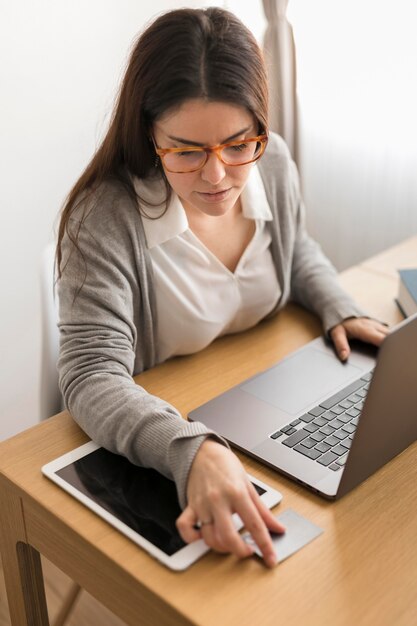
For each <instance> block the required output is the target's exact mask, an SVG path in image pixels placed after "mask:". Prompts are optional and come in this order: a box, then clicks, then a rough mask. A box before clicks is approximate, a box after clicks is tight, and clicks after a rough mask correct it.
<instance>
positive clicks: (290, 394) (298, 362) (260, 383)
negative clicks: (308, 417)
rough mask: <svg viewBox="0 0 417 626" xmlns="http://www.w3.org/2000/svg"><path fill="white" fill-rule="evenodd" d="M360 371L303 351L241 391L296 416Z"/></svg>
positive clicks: (335, 360)
mask: <svg viewBox="0 0 417 626" xmlns="http://www.w3.org/2000/svg"><path fill="white" fill-rule="evenodd" d="M362 371H363V370H362V369H360V368H358V367H355V366H354V365H352V364H350V363H341V362H340V361H339V360H338V359H337V358H336V357H335V356H332V355H329V354H326V353H325V352H321V351H320V350H316V349H315V348H305V349H303V350H300V351H299V352H297V353H296V354H294V355H293V356H290V357H287V358H286V359H284V360H283V361H281V362H280V363H278V365H276V366H275V367H273V368H271V369H269V370H267V371H266V372H264V373H262V374H260V375H259V376H256V377H255V378H253V379H251V380H250V381H249V382H247V383H245V384H243V385H241V386H240V389H242V390H243V391H246V392H248V393H250V394H252V395H253V396H255V397H257V398H259V399H260V400H263V401H264V402H268V403H269V404H272V405H273V406H275V407H277V408H278V409H281V410H282V411H285V412H286V413H288V414H289V415H297V414H299V413H301V412H302V411H303V410H304V409H309V408H311V406H312V405H314V404H317V403H318V402H319V401H320V400H323V398H324V397H326V396H331V395H332V392H334V393H336V392H337V391H338V390H339V389H340V388H342V387H344V386H345V385H348V384H349V383H350V382H352V381H353V380H355V379H356V378H358V377H359V376H360V375H361V372H362Z"/></svg>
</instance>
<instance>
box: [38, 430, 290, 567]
mask: <svg viewBox="0 0 417 626" xmlns="http://www.w3.org/2000/svg"><path fill="white" fill-rule="evenodd" d="M99 447H100V446H99V445H97V444H96V443H94V442H93V441H89V442H88V443H85V444H84V445H82V446H79V447H78V448H75V449H74V450H71V451H70V452H67V453H66V454H63V455H62V456H60V457H58V458H57V459H54V460H53V461H50V462H49V463H46V465H44V466H43V467H42V468H41V470H42V473H43V474H44V475H45V476H46V477H47V478H49V479H50V480H52V481H53V482H54V483H56V484H57V485H59V486H60V487H61V488H62V489H64V490H65V491H67V492H68V493H69V494H71V495H72V496H74V497H75V498H76V499H77V500H79V501H80V502H82V504H84V505H85V506H87V507H88V508H89V509H91V510H92V511H93V512H94V513H96V514H97V515H99V516H100V517H101V518H103V519H104V520H106V521H107V522H108V523H109V524H111V525H112V526H113V527H114V528H116V529H117V530H119V531H120V532H121V533H123V534H124V535H126V537H128V538H129V539H131V540H132V541H134V542H135V543H136V544H137V545H138V546H140V547H141V548H143V549H144V550H146V551H147V552H148V553H149V554H150V555H151V556H153V557H155V558H156V559H158V560H159V561H160V562H161V563H163V564H164V565H166V566H167V567H169V568H171V569H173V570H176V571H181V570H184V569H186V568H187V567H189V566H190V565H191V564H192V563H194V562H195V561H196V560H197V559H199V558H200V557H201V556H203V554H205V553H206V552H208V550H210V548H209V547H208V546H207V545H206V544H205V543H204V541H203V539H199V540H198V541H194V542H193V543H190V544H187V545H186V546H184V547H183V548H181V550H178V552H175V553H174V554H172V555H171V556H169V555H168V554H166V553H165V552H163V551H162V550H160V549H159V548H157V547H156V546H155V545H154V544H153V543H151V542H150V541H148V540H147V539H145V537H143V536H142V535H140V534H139V533H137V532H136V531H134V530H132V529H131V528H130V527H129V526H127V524H125V523H124V522H121V521H120V520H119V519H117V517H116V516H115V515H113V514H112V513H110V512H109V511H106V509H104V508H103V507H101V506H100V505H99V504H97V503H96V502H94V501H93V500H91V499H90V498H89V497H88V496H87V495H85V494H84V493H81V492H80V491H79V490H78V489H76V488H75V487H73V486H72V485H70V484H69V483H68V482H66V481H65V480H64V479H62V478H61V477H60V476H58V475H57V474H56V472H57V471H58V470H60V469H62V468H64V467H66V466H67V465H69V464H71V463H74V461H77V460H78V459H80V458H82V457H84V456H86V455H88V454H90V453H91V452H94V451H95V450H97V449H98V448H99ZM248 477H249V479H250V481H251V482H252V483H256V484H257V485H259V486H260V487H261V488H262V489H265V493H263V494H262V495H261V499H262V501H263V502H264V503H265V504H266V506H267V507H268V508H272V507H273V506H275V505H276V504H278V503H279V502H280V501H281V499H282V495H281V493H280V492H279V491H276V490H275V489H273V488H272V487H270V486H269V485H266V484H265V483H263V482H262V481H260V480H259V479H257V478H255V477H254V476H251V475H249V474H248ZM233 522H234V524H235V527H236V528H237V529H238V530H240V529H241V528H242V527H243V524H242V521H241V519H240V517H239V516H238V515H237V514H235V515H233Z"/></svg>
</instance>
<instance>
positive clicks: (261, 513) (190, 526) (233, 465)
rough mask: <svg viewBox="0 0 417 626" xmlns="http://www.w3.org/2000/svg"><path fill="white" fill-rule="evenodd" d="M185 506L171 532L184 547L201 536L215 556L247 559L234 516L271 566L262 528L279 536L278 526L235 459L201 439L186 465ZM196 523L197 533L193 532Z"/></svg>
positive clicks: (248, 552) (268, 542)
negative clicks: (200, 443) (236, 515)
mask: <svg viewBox="0 0 417 626" xmlns="http://www.w3.org/2000/svg"><path fill="white" fill-rule="evenodd" d="M187 499H188V505H187V507H186V508H185V509H184V511H183V512H182V514H181V515H180V516H179V518H178V519H177V528H178V531H179V533H180V535H181V537H182V539H183V540H184V541H185V542H186V543H191V542H192V541H196V540H197V539H200V538H201V537H202V538H203V539H204V541H205V542H206V544H207V545H208V546H210V547H211V548H213V550H216V551H217V552H225V553H229V552H230V553H232V554H234V555H236V556H237V557H238V558H245V557H247V556H250V555H251V554H253V549H252V548H251V547H250V546H248V545H247V544H246V543H245V542H244V541H243V539H242V537H241V536H240V534H239V533H238V531H237V530H236V529H235V527H234V524H233V520H232V515H233V513H237V514H238V515H239V516H240V518H241V520H242V522H243V524H244V526H245V528H246V529H247V530H248V531H249V532H250V533H251V535H252V537H253V539H254V540H255V542H256V544H257V545H258V547H259V549H260V551H261V552H262V555H263V558H264V560H265V563H266V565H268V566H269V567H273V566H274V565H275V564H276V555H275V550H274V547H273V544H272V539H271V537H270V534H269V532H268V529H269V530H271V531H272V532H275V533H283V532H285V528H284V526H282V524H280V523H279V522H278V521H277V519H276V518H275V517H274V516H273V515H272V513H271V512H270V511H269V509H268V508H267V507H266V506H265V504H264V503H263V502H262V501H261V499H260V497H259V495H258V493H257V491H256V489H255V488H254V486H253V485H252V484H251V483H250V481H249V478H248V476H247V474H246V472H245V470H244V468H243V466H242V464H241V463H240V461H239V459H238V458H237V456H236V455H235V454H233V452H232V451H231V450H229V449H228V448H226V447H225V446H223V445H222V444H220V443H218V442H216V441H214V440H212V439H206V441H204V442H203V444H202V445H201V447H200V449H199V451H198V452H197V454H196V456H195V458H194V461H193V464H192V466H191V471H190V475H189V478H188V486H187ZM197 522H201V524H202V525H201V528H200V529H199V528H198V527H195V525H196V524H197Z"/></svg>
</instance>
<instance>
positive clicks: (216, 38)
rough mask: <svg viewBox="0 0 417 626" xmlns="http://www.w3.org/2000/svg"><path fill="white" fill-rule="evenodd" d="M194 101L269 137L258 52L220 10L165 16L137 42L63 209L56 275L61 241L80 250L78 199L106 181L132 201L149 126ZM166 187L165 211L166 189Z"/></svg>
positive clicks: (146, 154) (148, 151)
mask: <svg viewBox="0 0 417 626" xmlns="http://www.w3.org/2000/svg"><path fill="white" fill-rule="evenodd" d="M192 98H204V99H206V100H210V101H219V102H228V103H233V104H238V105H240V106H244V107H246V108H247V109H248V111H250V112H251V113H252V114H253V115H254V116H255V118H256V119H257V120H258V124H259V131H260V132H263V131H264V130H266V129H267V126H268V122H267V118H268V88H267V79H266V71H265V66H264V63H263V58H262V54H261V51H260V49H259V47H258V44H257V43H256V40H255V38H254V37H253V35H252V33H251V32H250V31H249V30H248V29H247V28H246V26H244V25H243V24H242V22H241V21H240V20H239V19H238V18H237V17H236V16H235V15H233V14H232V13H230V12H228V11H225V10H224V9H220V8H217V7H213V8H208V9H178V10H174V11H169V12H168V13H165V14H163V15H161V16H160V17H158V18H157V19H156V20H155V21H154V22H153V23H151V24H150V26H149V27H148V28H147V29H146V30H145V31H144V32H143V33H142V34H141V35H140V37H139V39H138V40H137V42H136V44H135V45H134V48H133V51H132V53H131V56H130V59H129V62H128V65H127V70H126V73H125V76H124V79H123V82H122V84H121V87H120V91H119V95H118V98H117V102H116V105H115V108H114V111H113V116H112V119H111V123H110V127H109V130H108V132H107V134H106V136H105V138H104V140H103V142H102V143H101V145H100V146H99V148H98V150H97V152H96V153H95V155H94V157H93V158H92V160H91V162H90V163H89V164H88V166H87V167H86V169H85V170H84V172H83V174H82V175H81V177H80V178H79V180H78V181H77V183H76V184H75V185H74V187H73V188H72V190H71V191H70V193H69V195H68V197H67V199H66V201H65V204H64V207H63V209H62V213H61V219H60V224H59V230H58V246H57V266H58V274H59V275H60V273H61V269H62V268H61V260H62V254H61V242H62V238H63V236H64V234H65V233H67V234H68V236H69V238H70V239H71V241H72V242H73V244H74V245H75V247H77V248H78V245H77V240H78V233H79V230H80V228H81V224H82V221H83V219H84V218H85V210H84V213H83V215H82V216H81V218H80V221H79V222H78V227H77V229H76V230H75V231H72V230H70V228H69V220H70V218H71V215H72V213H73V211H74V210H75V208H77V206H79V204H80V198H82V199H85V198H86V197H87V196H88V195H89V194H91V193H93V192H94V191H95V190H96V189H97V188H98V187H99V186H100V185H101V184H102V183H103V182H104V181H110V180H113V181H118V182H119V183H120V184H121V185H122V186H123V187H124V188H125V189H126V191H127V193H128V194H129V195H130V196H131V198H132V199H133V200H135V201H136V200H138V198H137V195H136V192H135V190H134V187H133V184H132V181H131V176H132V175H133V176H136V177H138V178H147V177H148V176H150V175H151V173H152V172H155V151H154V147H153V144H152V142H151V140H150V138H149V134H150V130H151V128H152V125H153V123H154V122H155V121H156V120H157V119H158V118H159V117H160V116H162V115H163V114H164V113H165V112H166V111H168V110H169V109H174V108H176V107H179V106H180V105H181V104H182V103H183V102H185V101H186V100H189V99H192ZM159 167H160V165H159ZM160 169H161V173H162V175H163V171H162V168H161V167H160ZM164 180H165V185H166V191H167V195H166V202H167V204H168V200H169V197H170V187H169V184H168V182H167V181H166V179H165V178H164Z"/></svg>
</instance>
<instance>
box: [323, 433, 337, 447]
mask: <svg viewBox="0 0 417 626" xmlns="http://www.w3.org/2000/svg"><path fill="white" fill-rule="evenodd" d="M324 443H328V444H329V446H331V447H333V446H335V445H336V444H338V443H339V439H336V437H333V435H330V437H327V439H325V440H324Z"/></svg>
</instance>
